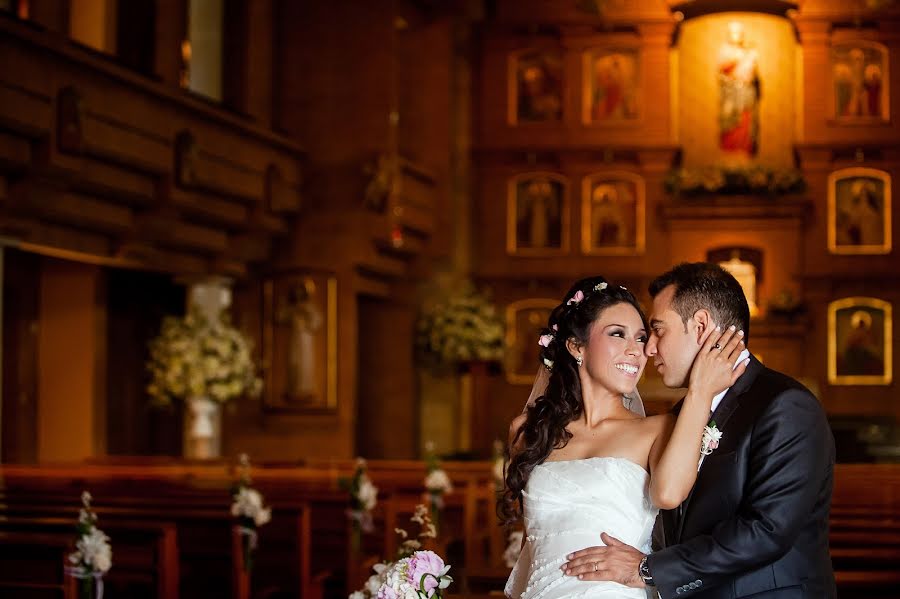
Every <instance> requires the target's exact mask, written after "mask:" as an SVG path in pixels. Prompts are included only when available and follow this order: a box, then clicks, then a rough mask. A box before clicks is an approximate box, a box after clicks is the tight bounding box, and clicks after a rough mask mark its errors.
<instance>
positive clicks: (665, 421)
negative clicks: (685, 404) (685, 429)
mask: <svg viewBox="0 0 900 599" xmlns="http://www.w3.org/2000/svg"><path fill="white" fill-rule="evenodd" d="M641 425H642V426H643V427H645V428H647V429H648V430H652V431H655V432H659V431H661V430H665V429H670V428H672V427H673V426H675V415H674V414H672V413H670V412H665V413H663V414H653V415H652V416H647V417H646V418H643V419H642V420H641Z"/></svg>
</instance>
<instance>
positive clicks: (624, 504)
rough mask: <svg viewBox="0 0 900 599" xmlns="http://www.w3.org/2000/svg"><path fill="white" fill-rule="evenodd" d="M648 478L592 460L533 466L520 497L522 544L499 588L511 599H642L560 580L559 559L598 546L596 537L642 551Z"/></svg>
mask: <svg viewBox="0 0 900 599" xmlns="http://www.w3.org/2000/svg"><path fill="white" fill-rule="evenodd" d="M649 482H650V475H649V474H648V473H647V471H646V470H644V469H643V468H642V467H641V466H639V465H638V464H636V463H634V462H632V461H630V460H627V459H625V458H615V457H595V458H586V459H581V460H567V461H558V462H544V463H543V464H539V465H537V466H535V467H534V470H532V472H531V476H530V477H529V479H528V483H527V484H526V485H525V490H524V491H523V493H522V497H523V504H524V512H525V518H524V519H525V532H526V535H527V536H526V540H525V543H524V545H523V546H522V551H521V553H520V554H519V559H518V561H517V562H516V565H515V566H514V567H513V570H512V573H511V574H510V576H509V580H507V582H506V591H505V592H506V595H507V597H513V598H515V599H559V598H561V597H604V598H609V599H613V598H616V599H619V598H621V599H647V597H648V593H647V591H646V590H644V589H632V588H628V587H625V586H622V585H620V584H618V583H615V582H591V581H583V580H579V579H578V578H577V577H574V576H566V575H564V574H563V573H562V570H560V566H561V565H562V564H563V563H564V562H565V561H566V555H567V554H569V553H571V552H573V551H577V550H579V549H584V548H586V547H592V546H596V545H602V542H601V541H600V533H601V532H606V533H608V534H610V535H612V536H613V537H615V538H617V539H619V540H620V541H623V542H624V543H627V544H629V545H631V546H633V547H637V548H638V549H640V550H641V551H643V552H644V553H649V552H650V535H651V533H652V531H653V523H654V520H655V519H656V513H657V509H656V508H654V507H653V505H652V504H651V502H650V496H649V494H648V493H649V489H648V485H649Z"/></svg>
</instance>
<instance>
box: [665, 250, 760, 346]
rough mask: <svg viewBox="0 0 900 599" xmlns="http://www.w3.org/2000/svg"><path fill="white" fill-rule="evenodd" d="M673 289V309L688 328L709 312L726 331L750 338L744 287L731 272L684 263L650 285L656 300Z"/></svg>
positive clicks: (703, 263)
mask: <svg viewBox="0 0 900 599" xmlns="http://www.w3.org/2000/svg"><path fill="white" fill-rule="evenodd" d="M669 285H673V286H674V287H675V295H674V296H673V298H672V308H673V309H674V310H675V312H677V313H678V315H679V316H681V321H682V322H683V323H684V324H685V325H687V322H688V320H689V319H690V318H692V317H693V316H694V314H695V313H696V312H697V310H700V309H704V308H705V309H707V310H709V312H710V314H712V317H713V318H714V319H715V321H716V324H717V325H719V326H721V327H722V328H725V327H728V326H731V325H734V326H736V327H737V328H738V330H743V331H744V339H745V340H747V339H749V338H750V306H749V305H748V304H747V298H746V297H745V296H744V290H743V289H742V288H741V284H740V283H738V282H737V279H735V278H734V277H733V276H732V275H731V273H730V272H728V271H727V270H725V269H724V268H722V267H721V266H719V265H718V264H711V263H709V262H682V263H681V264H679V265H678V266H676V267H675V268H673V269H672V270H670V271H669V272H667V273H664V274H661V275H660V276H658V277H656V278H655V279H654V280H653V282H652V283H650V296H651V297H656V296H657V294H659V293H660V292H661V291H662V290H663V289H665V288H666V287H668V286H669Z"/></svg>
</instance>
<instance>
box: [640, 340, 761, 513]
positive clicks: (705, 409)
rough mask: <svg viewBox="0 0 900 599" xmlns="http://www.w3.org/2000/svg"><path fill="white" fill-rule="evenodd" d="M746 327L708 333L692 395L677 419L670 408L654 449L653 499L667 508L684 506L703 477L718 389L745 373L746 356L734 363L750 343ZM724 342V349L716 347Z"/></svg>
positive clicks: (695, 367) (696, 364) (693, 375)
mask: <svg viewBox="0 0 900 599" xmlns="http://www.w3.org/2000/svg"><path fill="white" fill-rule="evenodd" d="M742 337H743V333H740V334H738V333H735V332H734V331H732V330H730V329H729V330H727V331H725V332H724V333H722V334H721V336H720V335H719V334H718V333H717V332H715V331H712V332H711V334H707V337H706V340H705V342H704V343H703V344H702V347H701V348H700V352H699V353H698V354H697V357H696V358H695V359H694V364H693V366H692V367H691V378H690V383H689V386H688V391H687V395H686V396H685V398H684V402H683V403H682V407H681V411H680V412H679V414H678V417H677V419H676V418H675V417H674V416H672V415H670V414H667V415H666V417H664V418H663V419H662V420H661V423H660V426H659V429H658V434H657V435H656V439H655V441H654V442H653V446H652V447H651V449H650V455H649V458H648V462H649V465H650V474H651V477H650V499H651V501H653V504H654V505H655V506H656V507H658V508H660V509H665V510H670V509H674V508H676V507H678V505H680V504H681V502H682V501H684V499H685V498H686V497H687V496H688V493H690V491H691V487H693V486H694V482H695V481H696V479H697V464H698V461H699V459H700V443H701V439H702V437H703V430H704V428H705V427H706V424H707V422H708V421H709V411H710V405H711V404H712V399H713V397H715V395H716V394H717V393H720V392H722V391H724V390H725V389H727V388H728V387H730V386H731V385H732V384H733V383H734V381H736V380H737V378H738V377H739V376H740V375H741V374H743V372H744V369H745V368H746V361H744V362H742V363H741V364H740V365H738V367H737V368H733V366H734V362H735V360H737V358H738V355H740V353H741V351H742V350H743V349H744V344H743V340H742ZM716 343H718V344H719V345H720V346H722V348H721V351H720V350H719V349H716V348H715V344H716Z"/></svg>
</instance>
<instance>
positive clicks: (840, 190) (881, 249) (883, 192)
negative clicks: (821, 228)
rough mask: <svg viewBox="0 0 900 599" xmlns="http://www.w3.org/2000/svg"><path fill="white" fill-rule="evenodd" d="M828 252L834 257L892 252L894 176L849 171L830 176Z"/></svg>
mask: <svg viewBox="0 0 900 599" xmlns="http://www.w3.org/2000/svg"><path fill="white" fill-rule="evenodd" d="M828 250H829V251H830V252H831V253H832V254H887V253H890V251H891V176H890V174H888V173H886V172H885V171H881V170H877V169H872V168H847V169H842V170H839V171H835V172H833V173H831V175H829V177H828Z"/></svg>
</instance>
